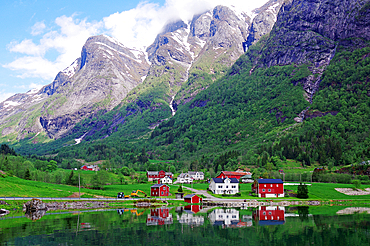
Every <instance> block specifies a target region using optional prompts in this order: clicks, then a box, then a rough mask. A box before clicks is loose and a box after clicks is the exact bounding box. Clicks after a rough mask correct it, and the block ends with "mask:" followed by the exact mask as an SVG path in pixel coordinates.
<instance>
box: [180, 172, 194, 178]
mask: <svg viewBox="0 0 370 246" xmlns="http://www.w3.org/2000/svg"><path fill="white" fill-rule="evenodd" d="M177 178H191V177H190V176H189V174H187V173H180V175H179V176H178V177H177Z"/></svg>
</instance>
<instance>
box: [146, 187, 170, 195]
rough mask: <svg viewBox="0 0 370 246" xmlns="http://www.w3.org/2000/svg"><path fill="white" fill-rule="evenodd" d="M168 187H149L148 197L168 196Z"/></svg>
mask: <svg viewBox="0 0 370 246" xmlns="http://www.w3.org/2000/svg"><path fill="white" fill-rule="evenodd" d="M169 195H170V187H169V186H168V185H166V184H155V185H153V186H152V187H150V196H169Z"/></svg>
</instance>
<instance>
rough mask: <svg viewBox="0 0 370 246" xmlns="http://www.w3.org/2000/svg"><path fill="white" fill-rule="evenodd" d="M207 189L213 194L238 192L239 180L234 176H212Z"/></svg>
mask: <svg viewBox="0 0 370 246" xmlns="http://www.w3.org/2000/svg"><path fill="white" fill-rule="evenodd" d="M209 189H210V190H211V191H212V192H213V194H236V193H238V192H239V181H238V180H237V179H236V178H225V179H223V178H212V179H211V182H210V183H209Z"/></svg>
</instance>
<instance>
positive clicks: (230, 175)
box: [216, 171, 252, 180]
mask: <svg viewBox="0 0 370 246" xmlns="http://www.w3.org/2000/svg"><path fill="white" fill-rule="evenodd" d="M244 175H252V174H251V173H250V172H231V171H222V172H221V173H220V174H219V175H218V176H217V177H216V178H222V179H225V178H226V177H228V178H230V179H231V178H236V179H237V180H239V179H240V178H241V177H243V176H244Z"/></svg>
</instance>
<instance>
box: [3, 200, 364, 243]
mask: <svg viewBox="0 0 370 246" xmlns="http://www.w3.org/2000/svg"><path fill="white" fill-rule="evenodd" d="M328 208H329V207H316V208H315V209H311V207H307V206H306V207H305V206H297V207H294V208H292V209H288V208H285V209H284V208H281V207H272V206H271V207H259V208H258V210H255V211H253V212H252V211H249V210H238V209H221V208H216V209H215V208H211V209H212V210H209V211H211V212H208V215H207V214H206V213H204V211H205V210H206V209H205V208H201V207H198V208H197V207H188V208H187V209H185V208H182V209H180V208H176V209H175V208H172V209H171V208H166V207H164V208H158V209H152V210H150V212H149V210H146V212H145V213H144V214H145V216H136V213H133V212H132V211H135V209H127V211H126V212H125V209H123V210H118V211H117V209H114V210H105V211H96V210H95V211H85V212H79V213H78V212H76V211H72V212H70V213H67V212H61V213H46V215H47V216H44V217H43V218H42V219H40V220H37V221H31V220H28V219H25V218H24V217H23V213H22V216H19V217H13V218H9V217H7V218H4V217H1V218H0V228H1V229H0V245H48V246H49V245H97V244H99V245H180V244H182V245H223V246H224V245H225V246H226V245H232V246H235V245H338V246H339V245H351V246H353V245H366V246H368V245H369V241H370V234H369V230H370V214H367V213H355V214H350V215H338V214H336V212H337V211H340V210H343V207H330V209H328ZM198 210H201V211H200V212H198V213H194V212H195V211H198ZM352 210H356V208H353V209H352ZM140 211H141V210H140ZM140 211H139V212H140ZM270 211H271V214H269V212H270ZM117 212H118V214H117ZM175 212H176V213H175ZM263 212H265V213H266V215H263ZM288 212H289V213H288ZM309 212H311V213H312V212H314V213H313V215H311V214H309ZM324 212H327V214H325V213H324ZM119 213H124V215H120V214H119ZM149 213H150V214H149ZM148 214H149V215H148ZM278 214H279V215H278ZM28 216H29V217H30V218H32V217H33V218H37V216H36V215H28ZM38 216H39V215H38ZM172 216H175V218H176V217H177V220H175V221H173V220H172ZM264 216H266V217H267V218H265V217H264ZM268 216H271V217H268ZM272 216H274V218H272ZM278 216H279V219H282V221H281V222H283V223H284V221H285V223H284V225H272V226H259V225H261V224H264V223H265V222H266V221H269V222H268V223H271V221H275V220H276V219H277V217H278ZM207 217H208V218H207ZM275 217H276V218H275ZM252 218H255V219H256V221H257V223H255V222H254V221H253V224H254V225H255V226H256V227H248V226H251V225H252ZM283 218H284V220H283ZM208 219H209V220H208ZM209 222H210V223H209ZM159 224H162V225H165V226H156V227H154V226H152V225H159ZM186 224H189V225H190V226H186ZM217 224H220V225H221V226H214V225H217ZM233 227H242V228H237V229H234V228H233Z"/></svg>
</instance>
